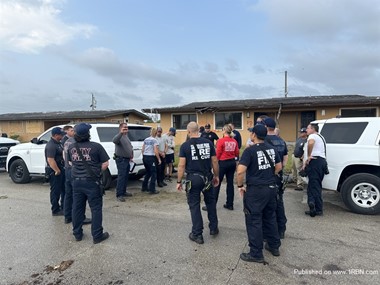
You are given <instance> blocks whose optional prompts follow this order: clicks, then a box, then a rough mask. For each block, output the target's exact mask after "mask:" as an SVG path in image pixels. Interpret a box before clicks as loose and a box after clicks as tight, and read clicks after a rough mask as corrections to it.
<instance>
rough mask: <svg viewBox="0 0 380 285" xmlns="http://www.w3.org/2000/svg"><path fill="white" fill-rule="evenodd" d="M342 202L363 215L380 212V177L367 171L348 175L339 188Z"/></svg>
mask: <svg viewBox="0 0 380 285" xmlns="http://www.w3.org/2000/svg"><path fill="white" fill-rule="evenodd" d="M340 192H341V195H342V199H343V202H344V204H345V205H346V206H347V207H348V208H349V209H350V210H351V211H353V212H355V213H358V214H364V215H374V214H378V213H380V178H379V177H377V176H375V175H373V174H368V173H357V174H354V175H352V176H350V177H348V178H347V179H346V180H345V181H344V183H343V185H342V188H341V190H340Z"/></svg>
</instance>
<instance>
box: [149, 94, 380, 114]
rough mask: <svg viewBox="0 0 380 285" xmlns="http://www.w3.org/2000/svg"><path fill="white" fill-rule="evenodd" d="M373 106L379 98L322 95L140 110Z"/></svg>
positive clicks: (198, 103)
mask: <svg viewBox="0 0 380 285" xmlns="http://www.w3.org/2000/svg"><path fill="white" fill-rule="evenodd" d="M358 104H360V105H375V106H380V96H365V95H322V96H304V97H278V98H262V99H244V100H224V101H205V102H193V103H190V104H186V105H183V106H177V107H163V108H154V109H142V111H143V112H145V113H152V112H153V113H168V112H199V113H204V112H218V111H229V110H237V109H242V110H248V109H258V110H262V109H277V108H278V107H279V106H281V107H282V109H283V110H286V109H298V108H305V107H307V108H309V107H328V106H340V105H344V106H355V105H358Z"/></svg>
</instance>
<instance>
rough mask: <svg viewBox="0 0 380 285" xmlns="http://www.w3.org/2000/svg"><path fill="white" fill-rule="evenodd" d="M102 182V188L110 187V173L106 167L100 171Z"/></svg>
mask: <svg viewBox="0 0 380 285" xmlns="http://www.w3.org/2000/svg"><path fill="white" fill-rule="evenodd" d="M102 184H103V187H104V190H108V189H110V188H111V184H112V175H111V172H110V171H109V169H108V168H107V169H106V170H104V171H102Z"/></svg>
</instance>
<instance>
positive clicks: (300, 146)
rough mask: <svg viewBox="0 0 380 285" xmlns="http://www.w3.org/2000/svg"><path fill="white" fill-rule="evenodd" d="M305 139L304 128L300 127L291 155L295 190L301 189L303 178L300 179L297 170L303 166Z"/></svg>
mask: <svg viewBox="0 0 380 285" xmlns="http://www.w3.org/2000/svg"><path fill="white" fill-rule="evenodd" d="M306 141H307V132H306V128H302V129H300V134H299V136H298V139H297V141H296V144H295V146H294V152H293V155H292V175H293V181H294V182H295V183H297V186H296V188H294V190H296V191H303V180H302V177H301V176H300V175H299V172H300V170H301V169H302V166H303V162H302V159H303V153H304V146H305V143H306Z"/></svg>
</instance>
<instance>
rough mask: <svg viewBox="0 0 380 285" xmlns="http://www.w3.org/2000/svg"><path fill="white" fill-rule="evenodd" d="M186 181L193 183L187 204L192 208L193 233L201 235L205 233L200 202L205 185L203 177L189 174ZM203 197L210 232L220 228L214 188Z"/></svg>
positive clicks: (188, 193) (204, 193)
mask: <svg viewBox="0 0 380 285" xmlns="http://www.w3.org/2000/svg"><path fill="white" fill-rule="evenodd" d="M186 179H188V180H190V181H191V188H190V190H189V191H188V192H187V203H188V205H189V208H190V214H191V221H192V224H193V227H192V229H191V232H192V233H193V234H194V235H201V234H202V233H203V219H202V213H201V209H200V202H201V192H202V189H203V187H204V185H205V183H204V181H203V179H202V177H201V176H199V175H196V174H188V175H187V177H186ZM203 196H204V200H205V203H206V207H207V216H208V220H209V228H210V230H216V229H217V228H218V216H217V214H216V200H215V189H214V187H211V188H210V189H209V190H207V191H204V192H203Z"/></svg>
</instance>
